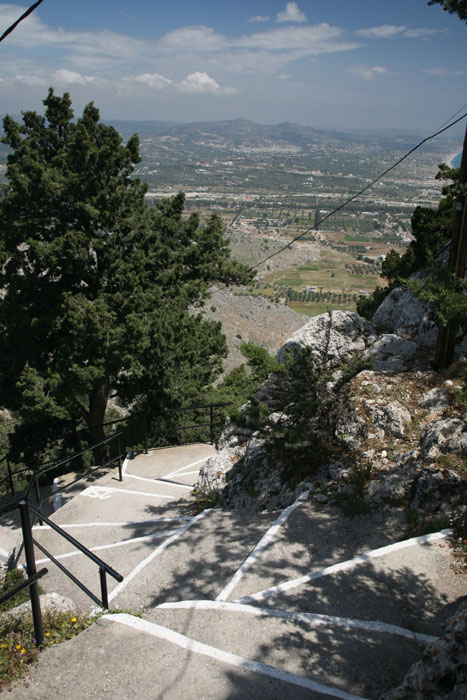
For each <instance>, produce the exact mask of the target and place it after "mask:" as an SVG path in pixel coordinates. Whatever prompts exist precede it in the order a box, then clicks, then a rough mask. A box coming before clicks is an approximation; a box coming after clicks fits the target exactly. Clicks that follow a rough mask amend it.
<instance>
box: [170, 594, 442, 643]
mask: <svg viewBox="0 0 467 700" xmlns="http://www.w3.org/2000/svg"><path fill="white" fill-rule="evenodd" d="M157 607H158V608H175V609H176V608H178V609H180V608H182V609H185V610H188V609H195V610H224V611H225V612H235V613H237V612H238V613H246V614H247V615H254V616H255V617H280V618H285V619H287V620H294V621H296V622H307V623H308V624H309V625H310V626H311V627H323V626H326V627H332V626H334V627H345V628H347V629H348V628H351V629H358V630H365V631H367V632H384V633H386V634H394V635H396V636H398V637H406V638H407V639H412V640H413V641H416V642H423V643H424V644H430V643H431V642H435V641H436V640H437V639H438V637H432V636H431V635H429V634H421V633H419V632H413V631H412V630H408V629H406V628H405V627H399V625H389V624H387V623H386V622H379V621H377V620H356V619H354V618H350V617H335V616H334V615H319V614H318V613H297V612H289V611H288V610H277V609H275V608H257V607H256V606H253V605H242V604H241V603H225V602H221V601H217V600H181V601H179V602H178V603H162V604H161V605H158V606H157Z"/></svg>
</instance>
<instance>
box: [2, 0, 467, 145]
mask: <svg viewBox="0 0 467 700" xmlns="http://www.w3.org/2000/svg"><path fill="white" fill-rule="evenodd" d="M31 2H32V0H31ZM25 8H26V5H17V4H13V3H10V4H6V3H2V2H0V32H3V31H4V29H6V27H7V26H9V24H10V23H11V22H12V21H14V19H16V18H17V17H18V16H19V15H20V14H21V13H22V12H23V11H24V9H25ZM466 48H467V25H466V24H465V23H463V22H461V21H460V20H459V19H458V18H457V17H456V16H451V15H449V14H447V13H446V12H443V10H442V9H441V7H440V6H439V5H436V6H433V7H428V6H427V4H426V0H385V1H383V2H381V0H327V1H326V2H322V1H321V2H319V3H318V2H316V0H314V1H313V0H298V1H297V2H287V1H286V0H280V1H278V2H276V1H269V2H265V1H264V0H248V2H246V1H245V0H237V2H236V3H219V2H218V1H216V2H214V1H208V2H203V1H202V0H199V2H198V3H194V2H193V1H192V0H191V1H188V0H171V2H168V3H167V2H164V3H162V2H157V1H155V0H133V2H131V3H129V2H123V1H122V0H93V2H91V1H90V0H79V1H78V0H77V1H75V2H72V1H71V0H44V1H43V3H42V5H40V7H39V8H38V9H37V10H36V11H35V12H34V13H33V14H32V15H31V16H30V17H29V18H27V19H26V20H25V21H24V22H23V23H22V24H21V25H20V26H19V27H18V28H17V29H16V30H15V31H14V32H13V33H12V34H10V36H9V37H8V38H7V39H6V40H5V41H4V42H2V43H1V44H0V113H4V112H12V113H18V112H19V111H20V110H23V109H37V110H39V109H41V100H42V99H43V97H44V96H45V94H46V92H47V88H48V87H49V86H50V85H52V86H54V87H55V88H56V90H57V91H58V92H63V91H65V90H66V91H68V92H70V94H71V97H72V100H73V104H74V107H75V111H76V112H79V111H80V110H81V109H82V107H83V105H84V104H86V103H87V102H89V101H91V100H94V102H95V103H96V105H97V106H98V107H99V109H100V111H101V115H102V116H103V117H104V118H106V119H112V118H114V119H158V120H171V121H172V120H173V121H182V122H186V121H195V120H208V119H234V118H236V117H244V118H247V119H252V120H253V121H256V122H260V123H277V122H281V121H293V122H298V123H301V124H308V125H311V126H317V127H324V128H346V127H347V128H357V127H360V128H365V129H366V128H371V127H374V128H377V127H385V128H386V127H393V128H415V129H418V130H419V131H420V132H425V131H429V130H431V129H435V128H436V127H437V126H439V124H440V123H441V122H444V120H445V119H447V118H448V117H449V116H450V115H451V114H453V113H454V112H456V111H457V110H458V109H460V107H462V105H463V104H464V103H465V102H467V61H466V55H467V50H466ZM461 130H462V127H459V131H461Z"/></svg>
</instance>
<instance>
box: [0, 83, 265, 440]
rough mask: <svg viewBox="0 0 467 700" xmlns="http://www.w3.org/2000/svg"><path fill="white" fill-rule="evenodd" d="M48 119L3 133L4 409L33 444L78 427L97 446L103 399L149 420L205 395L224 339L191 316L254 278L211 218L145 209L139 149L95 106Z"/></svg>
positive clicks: (29, 118)
mask: <svg viewBox="0 0 467 700" xmlns="http://www.w3.org/2000/svg"><path fill="white" fill-rule="evenodd" d="M44 105H45V108H46V109H45V115H44V116H42V115H39V114H37V113H35V112H25V113H23V123H22V124H20V123H16V122H15V121H14V120H13V119H12V118H11V117H8V116H7V117H5V119H4V132H5V137H4V138H3V142H4V143H6V144H7V145H8V146H9V147H10V149H11V154H10V155H9V156H8V162H7V172H6V176H7V183H6V185H5V186H3V188H2V191H1V197H0V264H1V268H0V282H1V287H2V288H3V290H4V294H3V297H2V299H1V303H0V381H1V390H2V397H1V401H0V403H1V404H2V405H4V406H7V407H8V408H10V409H12V410H14V411H17V412H18V413H19V415H21V417H22V418H23V419H24V421H25V422H26V424H27V425H28V426H29V428H28V434H29V436H31V435H34V437H35V439H38V437H39V435H42V436H44V437H47V438H48V437H49V435H46V433H47V430H45V427H46V426H49V428H50V431H52V432H53V433H54V434H55V435H57V434H58V433H59V432H60V430H61V431H62V432H63V431H64V430H65V428H66V430H67V432H71V434H72V436H74V437H73V439H74V440H75V443H76V435H77V430H78V428H79V427H80V426H81V425H83V423H84V424H85V425H86V426H87V428H88V431H89V438H90V440H91V441H93V442H95V441H97V440H98V439H101V437H102V436H103V431H102V423H103V420H104V415H105V411H106V407H107V403H108V399H109V397H110V396H115V395H117V396H118V397H119V401H120V402H121V403H122V404H123V405H127V406H129V405H132V406H134V405H138V406H144V407H145V408H151V409H152V410H159V409H162V408H163V407H166V406H170V405H180V404H182V405H183V402H185V401H187V400H188V399H189V398H190V397H194V396H196V393H197V392H199V391H200V389H201V388H203V387H205V386H206V385H208V384H209V383H210V382H211V381H212V379H213V378H214V377H215V376H216V374H217V373H218V372H219V371H220V369H221V357H222V356H223V355H224V354H225V352H226V346H225V339H224V337H223V335H222V333H221V328H220V324H218V323H215V322H209V321H207V320H205V319H203V317H202V316H201V315H190V313H189V309H190V307H193V306H196V305H200V304H202V303H203V300H204V299H205V298H206V297H207V295H208V290H209V287H210V286H211V285H212V284H213V283H215V282H219V281H222V282H224V283H226V284H229V283H232V282H239V283H245V282H246V281H248V280H249V279H250V278H251V275H250V273H249V271H248V269H247V268H246V267H245V266H242V265H240V264H239V263H237V262H236V261H234V260H232V258H231V257H230V251H229V248H228V241H227V240H226V239H225V238H224V231H223V227H222V222H221V220H220V219H219V217H217V216H215V215H213V216H212V217H211V218H210V219H209V220H208V221H207V223H206V225H205V226H203V227H202V226H200V220H199V217H198V215H197V214H193V215H191V216H190V217H188V218H186V217H184V216H183V208H184V196H183V194H178V195H176V196H175V197H174V198H172V199H170V200H165V201H163V202H162V203H161V204H160V205H159V206H158V208H157V209H155V210H154V209H150V208H149V207H148V206H146V204H145V201H144V195H145V192H146V185H144V184H143V183H141V182H140V181H139V180H137V179H135V178H132V177H131V175H132V172H133V169H134V165H135V164H136V163H138V161H139V160H140V155H139V145H138V137H137V136H136V135H134V136H132V137H131V138H130V140H129V141H128V142H127V143H126V144H123V143H122V140H121V138H120V135H119V134H118V132H117V131H116V130H115V129H114V128H113V127H111V126H106V125H104V124H102V123H100V122H99V112H98V110H97V108H96V107H95V106H94V105H93V104H92V103H91V104H89V105H87V106H86V107H85V108H84V111H83V114H82V116H81V117H79V118H78V119H77V120H76V121H75V120H74V119H73V111H72V108H71V100H70V97H69V95H68V94H64V95H63V96H62V97H59V96H57V95H55V94H54V92H53V90H52V89H50V91H49V93H48V96H47V98H46V99H45V100H44ZM50 426H53V427H50Z"/></svg>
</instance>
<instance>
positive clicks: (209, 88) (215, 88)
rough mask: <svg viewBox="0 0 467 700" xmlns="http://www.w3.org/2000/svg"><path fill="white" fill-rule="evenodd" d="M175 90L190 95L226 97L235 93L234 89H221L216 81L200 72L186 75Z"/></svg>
mask: <svg viewBox="0 0 467 700" xmlns="http://www.w3.org/2000/svg"><path fill="white" fill-rule="evenodd" d="M177 88H178V89H179V90H180V92H186V93H189V94H191V95H202V94H205V93H210V94H213V95H228V94H233V93H234V92H236V90H235V89H234V88H224V87H221V86H220V85H219V83H218V82H217V80H214V78H211V77H210V76H209V75H208V74H207V73H201V72H200V71H196V72H195V73H190V75H187V77H186V78H185V79H184V80H182V81H181V82H180V83H178V85H177Z"/></svg>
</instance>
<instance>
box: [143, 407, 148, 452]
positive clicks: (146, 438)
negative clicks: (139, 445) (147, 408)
mask: <svg viewBox="0 0 467 700" xmlns="http://www.w3.org/2000/svg"><path fill="white" fill-rule="evenodd" d="M147 453H148V418H147V415H146V413H145V414H144V454H145V455H147Z"/></svg>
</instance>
